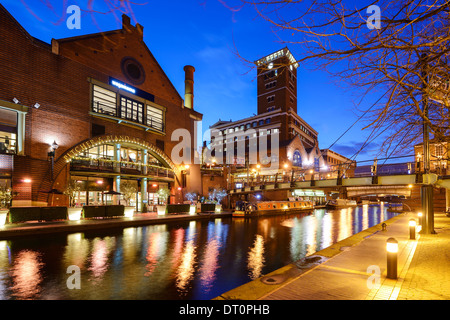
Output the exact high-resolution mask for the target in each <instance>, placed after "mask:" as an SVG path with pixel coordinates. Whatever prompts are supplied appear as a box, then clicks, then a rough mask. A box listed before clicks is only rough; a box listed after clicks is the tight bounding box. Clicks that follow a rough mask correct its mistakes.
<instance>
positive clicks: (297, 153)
mask: <svg viewBox="0 0 450 320" xmlns="http://www.w3.org/2000/svg"><path fill="white" fill-rule="evenodd" d="M292 163H293V165H294V166H296V167H301V166H302V156H301V154H300V151H298V150H295V151H294V156H293V159H292Z"/></svg>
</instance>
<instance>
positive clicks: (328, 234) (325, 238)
mask: <svg viewBox="0 0 450 320" xmlns="http://www.w3.org/2000/svg"><path fill="white" fill-rule="evenodd" d="M332 244H333V225H332V223H331V216H330V215H329V214H325V215H324V216H323V218H322V247H321V248H327V247H329V246H331V245H332Z"/></svg>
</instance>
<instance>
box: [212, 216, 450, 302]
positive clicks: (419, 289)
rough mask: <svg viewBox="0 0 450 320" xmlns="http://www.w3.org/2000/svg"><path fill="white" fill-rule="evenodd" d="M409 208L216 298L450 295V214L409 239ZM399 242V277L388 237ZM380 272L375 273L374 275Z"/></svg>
mask: <svg viewBox="0 0 450 320" xmlns="http://www.w3.org/2000/svg"><path fill="white" fill-rule="evenodd" d="M413 217H415V215H413V214H412V213H408V214H401V215H399V216H397V217H395V218H393V219H390V220H389V221H387V222H386V223H387V230H386V231H382V230H381V226H380V225H378V226H375V227H372V228H370V229H367V230H366V231H363V232H361V233H359V234H357V235H354V236H352V237H350V238H348V239H345V240H343V241H340V242H339V243H337V244H334V245H332V246H331V247H329V248H327V249H324V250H322V251H319V252H317V253H316V254H314V255H313V256H310V257H307V258H305V259H304V260H303V261H299V262H297V263H296V264H291V265H289V266H286V267H284V268H282V269H279V270H277V271H274V272H272V273H270V274H268V275H266V276H265V277H263V278H261V279H257V280H255V281H252V282H250V283H248V284H245V285H243V286H241V287H238V288H236V289H234V290H231V291H229V292H227V293H224V294H222V295H221V296H220V297H218V298H217V299H219V300H220V299H260V300H410V299H414V300H438V299H443V300H448V299H450V217H446V216H445V215H444V214H442V213H436V214H435V231H436V232H437V234H433V235H417V237H416V240H410V239H409V226H408V222H409V220H410V219H411V218H413ZM390 237H393V238H395V239H396V240H397V241H398V244H399V252H398V268H397V270H398V271H397V274H398V278H397V279H396V280H392V279H387V278H386V273H387V264H386V240H387V239H388V238H390ZM377 275H379V276H377Z"/></svg>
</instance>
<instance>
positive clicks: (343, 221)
mask: <svg viewBox="0 0 450 320" xmlns="http://www.w3.org/2000/svg"><path fill="white" fill-rule="evenodd" d="M350 210H351V209H350ZM351 234H352V221H351V211H349V209H348V208H347V209H341V210H340V212H339V235H338V239H337V240H338V241H340V240H342V239H345V238H348V237H349V236H350V235H351Z"/></svg>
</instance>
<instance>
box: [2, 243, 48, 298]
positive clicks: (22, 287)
mask: <svg viewBox="0 0 450 320" xmlns="http://www.w3.org/2000/svg"><path fill="white" fill-rule="evenodd" d="M42 267H43V264H42V262H41V261H40V254H39V253H38V252H36V251H32V250H22V251H20V252H19V253H18V254H17V258H16V259H15V261H14V264H13V266H12V269H11V279H12V283H13V285H12V286H11V288H10V289H11V291H12V292H13V296H14V297H16V298H17V299H36V298H38V294H39V293H40V291H41V282H42V280H43V279H42V273H41V268H42Z"/></svg>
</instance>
